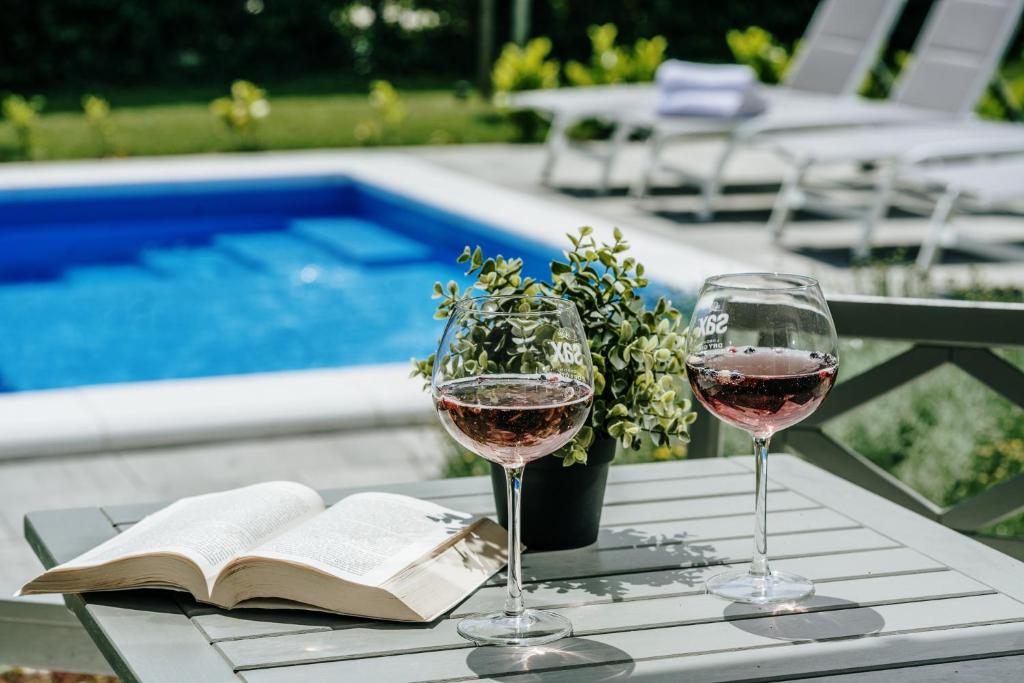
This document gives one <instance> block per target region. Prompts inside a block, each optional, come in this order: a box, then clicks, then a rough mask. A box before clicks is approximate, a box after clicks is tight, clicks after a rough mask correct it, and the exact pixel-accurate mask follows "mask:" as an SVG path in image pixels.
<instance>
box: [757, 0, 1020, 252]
mask: <svg viewBox="0 0 1024 683" xmlns="http://www.w3.org/2000/svg"><path fill="white" fill-rule="evenodd" d="M940 2H941V4H940V5H938V6H936V7H935V8H934V9H933V10H932V11H931V13H930V14H929V16H928V19H927V21H926V23H925V26H924V28H923V30H922V34H921V37H920V38H918V41H917V45H916V46H915V50H914V52H913V54H912V56H911V61H910V63H909V65H908V67H907V68H906V70H905V71H904V73H903V74H901V75H900V77H899V78H898V79H897V81H896V84H895V86H894V92H893V96H892V100H893V101H894V102H895V103H897V104H901V105H908V106H909V107H920V108H925V107H929V104H930V103H929V101H928V98H930V97H933V96H937V97H942V93H941V92H938V93H937V92H936V91H938V90H941V89H938V88H936V87H935V86H936V84H935V83H934V79H935V73H936V72H935V71H934V70H936V69H939V70H941V69H942V68H944V67H945V66H946V65H948V64H951V63H952V64H954V66H960V65H959V64H957V62H956V58H957V57H958V56H959V55H958V53H957V50H958V49H959V50H960V51H961V53H962V52H964V51H966V48H962V47H959V48H958V46H949V45H946V44H944V43H943V41H944V40H946V41H948V40H950V39H951V35H956V33H957V31H958V29H959V27H960V23H961V20H962V19H963V18H964V17H965V16H969V15H970V14H971V13H972V9H973V10H977V9H978V8H980V7H988V8H998V9H1001V10H1002V11H1003V16H1002V19H1003V20H1002V21H1000V22H999V25H998V26H997V27H996V31H995V33H994V34H992V35H991V36H986V39H987V40H986V43H985V45H984V51H983V54H982V57H981V59H980V60H979V61H978V62H977V63H976V64H974V65H973V70H974V75H973V77H972V79H971V80H970V83H969V85H968V86H967V87H966V88H965V89H964V92H963V94H962V96H961V97H959V98H958V99H957V100H955V101H953V102H947V103H945V106H944V107H942V109H944V112H945V113H946V114H948V115H949V117H951V118H950V119H949V120H950V121H953V122H957V121H959V122H961V123H962V125H963V130H962V134H959V135H960V137H962V138H963V140H962V141H961V142H960V143H959V144H960V149H961V150H962V151H966V148H967V147H969V146H970V144H971V142H970V140H969V138H971V137H972V136H973V133H972V130H971V126H972V124H971V123H970V121H971V119H972V118H973V116H972V111H973V108H974V106H975V105H976V103H977V102H978V100H979V99H980V98H981V95H982V94H983V93H984V90H985V88H986V87H987V86H988V84H989V83H990V82H991V80H992V77H993V75H994V73H995V71H996V70H997V68H998V65H999V62H1000V60H1001V59H1002V56H1003V53H1004V52H1005V50H1006V47H1007V45H1008V44H1009V41H1010V39H1011V38H1012V36H1013V34H1014V32H1015V30H1016V27H1017V23H1018V21H1019V18H1020V15H1021V12H1022V10H1024V0H940ZM972 6H973V7H972ZM992 16H994V15H992ZM930 69H931V70H932V71H931V73H929V70H930ZM919 125H925V126H930V125H938V128H936V130H937V135H936V137H937V138H939V139H937V140H936V141H935V142H936V144H940V145H941V144H943V143H949V142H950V139H951V138H952V139H953V140H954V141H955V138H956V137H957V136H958V133H956V132H955V130H950V129H949V128H948V127H945V124H941V123H940V124H936V123H935V122H934V121H926V122H919ZM906 130H907V129H905V128H904V129H903V130H901V129H899V128H882V129H874V130H873V131H872V133H871V134H872V135H874V136H876V138H875V139H878V138H877V136H885V135H888V136H889V137H890V138H891V150H890V151H889V152H888V153H887V154H884V155H881V156H878V157H876V158H871V159H867V158H863V157H861V156H858V155H851V158H846V159H844V158H841V156H837V155H835V154H834V153H830V154H826V157H827V158H826V159H821V158H817V157H816V156H815V154H814V153H808V152H807V151H806V150H800V151H794V150H791V149H787V146H786V142H785V139H784V138H776V139H774V140H773V139H771V138H770V137H769V138H768V139H767V140H766V144H767V145H768V146H769V147H772V148H774V149H775V151H776V152H778V153H779V155H780V157H781V158H782V159H783V160H784V161H787V162H788V164H789V169H788V171H787V173H786V175H785V177H784V179H783V184H782V188H781V190H780V191H779V193H778V195H777V196H776V201H775V205H774V207H773V210H772V214H771V218H770V219H769V221H768V227H769V230H770V231H771V233H772V235H773V237H774V238H775V239H776V240H778V239H781V237H782V234H783V232H784V230H785V227H786V225H787V223H788V222H789V218H790V216H791V215H792V212H793V211H794V210H796V209H798V208H809V209H811V210H813V211H815V212H820V213H824V214H827V215H833V216H839V217H846V218H855V219H859V220H860V221H861V235H860V238H859V239H858V241H857V243H856V244H854V245H853V247H852V252H853V255H854V256H855V257H858V258H862V257H865V256H867V255H868V254H869V253H870V248H871V243H872V239H873V237H874V232H875V229H876V227H877V225H878V223H879V221H881V219H882V218H884V217H885V215H886V214H887V212H888V210H889V207H890V205H891V203H892V199H893V197H894V193H895V190H896V180H897V176H898V175H899V174H900V172H901V169H902V168H904V167H906V166H907V164H908V163H911V162H910V161H909V160H910V159H911V158H918V157H919V155H920V143H918V145H912V146H909V147H908V146H906V145H904V144H903V142H901V136H902V134H904V133H905V132H906ZM848 133H849V131H842V130H839V131H836V132H834V133H832V134H834V135H836V136H842V135H844V134H848ZM853 134H854V135H857V134H860V133H857V132H854V133H853ZM795 137H797V138H799V136H795ZM942 138H946V139H942ZM838 139H839V138H837V140H838ZM915 147H916V148H918V149H915ZM935 149H938V147H936V148H935ZM979 149H980V150H982V152H981V153H982V154H983V153H984V150H985V149H986V147H985V141H981V147H980V148H979ZM843 163H870V164H871V165H875V166H877V169H878V171H877V174H876V176H875V179H874V181H873V184H872V191H871V196H870V199H869V201H868V202H867V204H866V205H864V206H861V207H855V206H850V205H849V204H848V203H844V202H837V201H834V200H831V199H830V197H829V194H828V192H829V190H831V189H834V187H835V185H834V184H827V183H826V184H820V183H819V185H818V186H817V187H815V186H812V185H811V184H810V183H808V182H807V177H808V175H810V174H811V173H812V171H815V170H818V169H820V168H821V167H823V166H829V165H835V164H843ZM863 180H864V177H863V176H861V177H858V178H857V181H863ZM953 203H955V201H954V202H953ZM950 210H952V208H950Z"/></svg>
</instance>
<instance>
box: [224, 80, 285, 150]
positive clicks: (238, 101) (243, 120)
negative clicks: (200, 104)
mask: <svg viewBox="0 0 1024 683" xmlns="http://www.w3.org/2000/svg"><path fill="white" fill-rule="evenodd" d="M210 112H211V113H212V114H213V115H214V117H215V118H216V119H217V120H218V121H220V122H221V123H223V124H224V125H225V126H227V128H228V130H230V131H231V132H232V133H233V134H234V135H235V136H236V138H237V142H238V145H239V147H241V148H242V149H257V148H258V147H259V139H258V137H257V126H258V124H259V122H260V120H262V119H265V118H267V117H268V116H269V115H270V102H268V101H267V93H266V91H265V90H263V89H262V88H259V87H257V86H256V85H255V84H254V83H251V82H249V81H242V80H239V81H235V82H234V83H232V84H231V95H230V96H228V97H218V98H217V99H215V100H214V101H213V102H211V103H210Z"/></svg>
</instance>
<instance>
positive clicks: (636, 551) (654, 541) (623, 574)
mask: <svg viewBox="0 0 1024 683" xmlns="http://www.w3.org/2000/svg"><path fill="white" fill-rule="evenodd" d="M624 551H629V552H624ZM561 557H564V562H561V561H560V559H561ZM727 561H728V558H726V557H725V556H723V555H720V554H718V553H717V552H716V551H715V546H714V544H713V543H708V542H703V543H697V542H695V541H688V540H687V534H685V533H679V534H673V535H666V534H658V535H656V536H652V535H650V534H646V533H643V532H641V531H638V530H637V529H633V528H630V527H624V528H608V527H605V528H602V529H601V533H600V536H599V537H598V541H597V543H595V544H594V545H592V546H588V547H586V548H580V549H578V550H564V551H555V552H548V553H538V554H537V555H533V556H531V555H530V554H527V555H525V556H524V558H523V563H524V574H525V575H526V577H527V580H530V575H531V573H532V572H531V569H534V568H535V567H540V566H541V565H543V566H544V571H545V573H547V574H549V575H550V574H551V573H554V572H559V570H561V569H562V565H563V564H564V574H561V575H556V576H552V577H551V578H550V579H545V580H542V581H540V582H537V583H530V584H528V585H527V586H525V590H526V591H527V592H528V593H529V592H533V591H536V590H538V589H539V588H541V587H545V588H549V589H550V588H555V589H556V592H557V593H575V592H583V593H587V594H589V595H594V596H598V597H608V598H611V599H612V601H616V600H621V599H622V598H624V597H626V596H628V595H629V594H630V589H631V587H633V586H641V585H642V586H655V587H657V586H679V587H681V589H693V588H698V587H700V586H702V585H703V583H704V580H705V579H706V578H707V577H706V576H705V573H704V572H698V571H693V568H695V567H705V566H709V565H721V564H724V563H725V562H727ZM681 592H683V591H681ZM687 592H688V591H687Z"/></svg>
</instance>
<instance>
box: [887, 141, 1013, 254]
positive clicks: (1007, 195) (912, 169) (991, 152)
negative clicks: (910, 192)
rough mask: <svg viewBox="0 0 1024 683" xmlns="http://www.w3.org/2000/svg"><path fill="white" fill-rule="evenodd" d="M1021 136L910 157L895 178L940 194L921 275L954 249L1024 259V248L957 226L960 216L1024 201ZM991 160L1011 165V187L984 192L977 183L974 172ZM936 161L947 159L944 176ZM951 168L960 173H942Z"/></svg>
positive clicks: (931, 148)
mask: <svg viewBox="0 0 1024 683" xmlns="http://www.w3.org/2000/svg"><path fill="white" fill-rule="evenodd" d="M1019 132H1020V138H1019V139H1018V140H1016V141H1015V142H1010V141H992V142H991V143H988V144H978V143H976V142H975V143H971V144H965V143H955V142H954V143H940V144H936V145H928V146H923V147H920V148H918V149H916V150H915V151H914V152H913V153H911V154H908V155H907V156H906V157H905V158H904V160H903V163H902V164H901V165H900V166H899V168H898V170H897V172H896V174H895V175H896V181H897V182H899V181H904V182H908V183H914V184H919V185H923V186H924V187H925V189H937V191H938V196H937V199H936V201H935V205H934V209H933V211H932V214H931V218H930V220H929V224H928V233H927V235H926V236H925V238H924V240H923V241H922V243H921V250H920V251H919V252H918V255H917V260H916V266H917V268H918V269H919V270H921V271H923V272H927V271H928V270H930V269H931V267H932V266H933V265H935V264H936V263H937V262H938V261H939V260H940V258H941V256H942V251H943V250H944V249H954V248H955V249H960V250H963V251H969V252H972V253H975V254H980V255H982V256H986V257H990V258H996V259H1006V258H1013V259H1016V260H1024V248H1022V247H1019V246H1016V245H1011V244H999V243H993V242H990V241H982V240H977V239H974V238H973V237H971V236H970V235H967V234H965V233H964V232H963V230H962V229H961V227H960V226H958V225H957V224H956V223H955V222H954V221H953V218H954V216H955V215H956V214H957V213H966V212H969V211H970V212H973V211H991V210H993V209H996V208H1000V207H1007V208H1009V207H1019V205H1020V203H1021V200H1022V199H1024V196H1022V193H1021V192H1020V191H1019V190H1018V189H1017V188H1024V127H1021V130H1020V131H1019ZM965 158H967V159H969V162H968V163H967V164H964V163H963V160H964V159H965ZM985 158H988V160H989V161H991V162H995V163H998V162H1000V161H1006V162H1008V163H1006V164H1003V165H1002V166H1001V168H1000V171H1002V172H1005V173H1009V174H1010V177H1009V178H1008V182H1007V183H1006V185H1005V186H1003V187H1000V188H991V187H988V188H979V187H978V186H977V185H978V183H977V181H973V182H972V180H971V178H970V175H971V171H972V170H974V169H976V168H978V167H979V165H981V164H984V163H986V161H984V160H983V159H985ZM936 160H941V161H939V162H938V165H939V173H933V172H931V171H932V169H933V168H934V167H935V166H936V165H937V164H936ZM950 164H952V167H951V168H950ZM947 168H950V170H952V171H954V172H953V173H952V174H943V173H942V172H941V171H942V170H943V169H947ZM957 171H959V172H957ZM944 175H945V176H946V177H943V176H944Z"/></svg>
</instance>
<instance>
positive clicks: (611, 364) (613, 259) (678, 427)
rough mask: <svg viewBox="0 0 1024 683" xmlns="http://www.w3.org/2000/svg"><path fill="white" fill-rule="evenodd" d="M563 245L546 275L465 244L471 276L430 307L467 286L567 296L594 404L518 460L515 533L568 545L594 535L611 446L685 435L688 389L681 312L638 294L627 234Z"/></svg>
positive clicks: (638, 272) (496, 481)
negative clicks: (682, 384)
mask: <svg viewBox="0 0 1024 683" xmlns="http://www.w3.org/2000/svg"><path fill="white" fill-rule="evenodd" d="M567 237H568V238H569V242H570V243H571V245H572V246H571V248H570V249H567V250H565V251H564V252H563V256H564V260H556V261H552V262H551V264H550V269H551V278H550V280H549V281H547V282H543V281H539V280H535V279H533V278H530V277H526V276H524V275H523V274H522V270H523V261H522V259H518V258H508V259H506V258H504V257H502V256H497V257H493V258H490V257H488V258H485V257H484V255H483V253H482V251H481V249H480V247H477V248H476V249H475V250H471V249H470V248H469V247H466V249H465V250H464V251H463V252H462V254H461V255H460V256H459V258H458V262H459V263H466V264H468V270H467V271H466V274H467V275H470V276H475V277H476V281H475V282H474V283H473V284H472V285H471V286H469V287H468V288H466V289H465V290H460V288H459V286H458V284H457V283H455V282H454V281H453V282H449V283H448V284H447V286H442V284H441V283H440V282H438V283H435V285H434V298H435V299H440V303H439V304H438V307H437V312H436V313H435V317H437V318H440V319H446V318H448V316H449V314H450V312H451V309H452V307H453V306H454V305H455V304H456V303H457V302H458V301H459V299H461V298H464V297H467V296H481V295H484V294H492V295H527V296H531V295H540V294H543V295H546V296H556V297H562V298H565V299H569V300H571V301H573V302H574V303H575V304H576V307H577V309H578V311H579V314H580V318H581V319H582V321H583V326H584V328H585V329H586V334H587V340H588V342H589V345H590V353H591V356H592V357H593V362H594V407H593V410H592V411H591V414H590V417H589V419H588V421H587V424H586V426H584V427H583V429H581V430H580V432H579V434H578V435H577V436H576V438H575V439H574V440H573V441H572V442H571V443H570V444H569V445H567V446H565V447H564V448H562V449H561V450H560V451H557V452H556V453H554V454H553V455H552V456H549V457H545V458H541V459H540V460H536V461H534V462H532V463H530V464H529V465H527V466H526V473H525V475H524V476H527V477H529V480H530V485H529V486H525V487H524V488H523V491H524V494H523V500H522V505H523V507H524V508H526V509H525V510H524V513H523V519H524V521H525V524H524V526H523V529H522V539H523V543H524V544H525V545H526V546H527V547H529V548H532V549H535V550H554V549H563V548H576V547H580V546H583V545H588V544H590V543H593V542H594V540H596V538H597V533H598V527H599V524H600V519H601V506H602V504H603V502H604V490H605V483H606V481H607V477H608V467H609V465H610V464H611V461H612V460H613V459H614V457H615V452H616V447H617V446H619V445H621V446H622V447H623V448H633V449H639V448H640V445H641V440H642V438H643V433H646V434H647V435H648V437H649V438H650V439H651V440H652V441H653V442H654V444H656V445H659V446H666V445H668V444H669V442H670V440H671V439H673V438H678V439H682V440H684V441H685V440H688V439H689V433H688V427H689V425H690V423H692V422H693V421H694V419H695V418H696V414H695V413H693V412H691V411H690V401H689V399H687V398H685V397H683V396H681V395H680V394H679V393H678V392H677V391H676V389H677V386H678V382H679V380H680V378H681V377H682V376H683V373H684V372H685V366H684V361H685V356H684V341H685V340H684V337H685V334H686V328H685V326H684V325H683V324H682V316H681V315H680V313H679V311H677V310H676V309H675V308H673V306H672V304H671V303H670V302H669V301H668V300H666V299H664V298H659V299H658V301H657V303H656V304H655V305H654V306H653V308H651V307H648V306H647V305H646V303H645V301H644V299H643V298H642V297H641V295H640V291H641V290H643V289H644V288H645V287H647V284H648V281H647V279H646V278H645V277H644V267H643V265H642V264H639V263H637V262H636V260H635V259H633V258H632V257H624V256H623V254H624V252H626V251H628V250H629V244H628V243H627V242H626V241H624V240H623V238H622V233H621V231H620V230H619V229H618V228H616V229H615V231H614V241H613V242H612V243H611V244H606V243H598V242H597V241H596V240H595V238H594V236H593V230H592V229H591V228H589V227H583V228H580V230H579V234H578V235H572V234H569V235H567ZM413 363H414V365H415V369H414V370H413V375H414V376H421V377H424V378H426V379H427V380H428V383H429V379H430V374H431V371H432V368H433V364H434V356H433V355H432V356H430V357H429V358H426V359H423V360H414V361H413ZM491 480H492V483H493V485H494V487H493V488H494V496H495V502H496V505H497V510H498V518H499V521H500V522H501V523H502V524H503V525H505V524H507V519H506V503H505V477H504V474H503V472H502V471H501V468H500V467H498V466H497V465H493V464H492V466H491Z"/></svg>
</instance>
